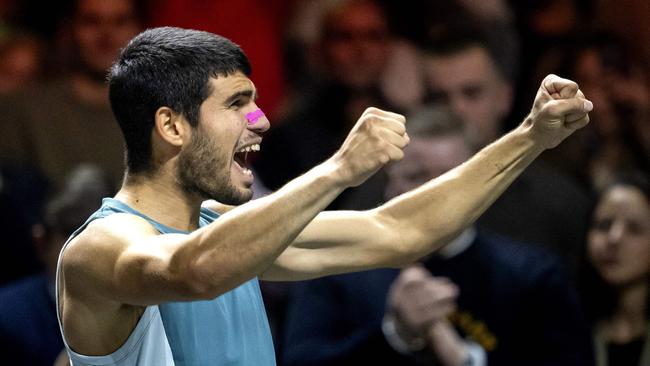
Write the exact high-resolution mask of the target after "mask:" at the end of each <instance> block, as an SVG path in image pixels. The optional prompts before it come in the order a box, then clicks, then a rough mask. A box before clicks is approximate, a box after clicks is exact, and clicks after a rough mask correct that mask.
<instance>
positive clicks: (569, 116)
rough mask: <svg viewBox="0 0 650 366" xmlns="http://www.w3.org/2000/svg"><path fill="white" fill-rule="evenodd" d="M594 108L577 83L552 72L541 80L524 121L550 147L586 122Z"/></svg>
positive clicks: (543, 144)
mask: <svg viewBox="0 0 650 366" xmlns="http://www.w3.org/2000/svg"><path fill="white" fill-rule="evenodd" d="M592 109H593V104H592V103H591V102H590V101H588V100H587V99H585V96H584V94H583V93H582V91H580V89H579V88H578V84H576V83H574V82H573V81H571V80H567V79H562V78H560V77H559V76H556V75H549V76H547V77H546V78H544V80H543V81H542V85H541V86H540V87H539V90H538V92H537V96H536V97H535V102H534V103H533V108H532V110H531V112H530V114H529V115H528V117H527V118H526V120H525V121H524V125H525V126H527V127H529V128H530V131H531V133H532V134H533V136H534V139H535V140H536V141H537V142H539V143H541V144H542V147H544V148H546V149H550V148H553V147H555V146H557V145H558V144H559V143H560V142H562V140H564V139H565V138H566V137H567V136H569V135H570V134H572V133H573V132H574V131H576V130H578V129H580V128H582V127H584V126H586V125H587V124H588V123H589V114H588V113H589V112H590V111H591V110H592Z"/></svg>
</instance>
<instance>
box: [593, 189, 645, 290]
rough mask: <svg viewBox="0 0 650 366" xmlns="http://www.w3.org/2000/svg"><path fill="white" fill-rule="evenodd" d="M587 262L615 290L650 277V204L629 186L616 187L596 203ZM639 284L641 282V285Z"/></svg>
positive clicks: (641, 194)
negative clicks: (588, 261)
mask: <svg viewBox="0 0 650 366" xmlns="http://www.w3.org/2000/svg"><path fill="white" fill-rule="evenodd" d="M588 253H589V259H590V260H591V262H592V263H593V264H594V266H595V268H596V269H597V270H598V272H599V273H600V275H601V276H602V277H603V278H604V279H605V281H607V282H608V283H610V284H611V285H614V286H616V287H624V286H627V285H630V284H634V283H639V281H648V277H649V276H650V201H648V197H646V196H644V195H643V193H642V192H641V191H640V190H639V189H637V188H635V187H632V186H626V185H617V186H614V187H613V188H611V189H609V190H608V191H607V192H606V193H605V194H604V195H603V196H602V198H601V199H600V202H599V203H598V206H597V208H596V211H595V213H594V217H593V222H592V224H591V227H590V230H589V235H588ZM641 283H643V282H641Z"/></svg>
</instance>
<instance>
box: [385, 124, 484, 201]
mask: <svg viewBox="0 0 650 366" xmlns="http://www.w3.org/2000/svg"><path fill="white" fill-rule="evenodd" d="M470 156H471V150H470V147H469V146H468V145H467V142H466V140H465V139H464V138H463V136H462V135H460V134H457V135H442V136H434V137H412V138H411V142H410V143H409V146H407V147H406V149H404V159H402V160H401V161H399V162H398V163H395V164H394V165H391V166H390V167H389V168H388V178H389V181H388V186H387V187H386V198H387V199H390V198H393V197H395V196H397V195H400V194H402V193H404V192H407V191H409V190H411V189H413V188H416V187H419V186H420V185H422V184H424V183H426V182H427V181H429V180H431V179H432V178H435V177H437V176H439V175H442V174H443V173H445V172H447V171H449V170H451V169H452V168H454V167H456V166H458V165H460V164H462V163H463V162H464V161H465V160H467V159H469V157H470Z"/></svg>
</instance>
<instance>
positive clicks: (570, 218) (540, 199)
mask: <svg viewBox="0 0 650 366" xmlns="http://www.w3.org/2000/svg"><path fill="white" fill-rule="evenodd" d="M498 55H499V53H498V52H497V48H495V47H493V42H491V40H490V39H489V38H488V37H487V35H486V34H485V33H484V32H482V31H481V30H480V29H472V28H467V27H466V28H464V29H459V28H456V27H452V26H450V27H447V28H440V29H438V30H437V31H436V32H434V33H432V34H431V39H430V43H429V45H428V47H427V48H426V50H425V56H424V58H425V61H424V64H425V66H424V67H425V72H426V75H427V81H428V86H429V98H428V100H429V101H431V102H439V103H444V104H446V105H448V106H449V107H450V108H451V109H452V110H453V111H454V112H455V113H456V114H458V115H459V116H460V117H461V119H462V120H463V123H464V125H465V128H466V129H467V133H468V135H469V136H470V139H471V140H472V143H473V144H474V148H475V149H479V148H481V147H483V146H485V145H487V144H488V143H490V142H492V141H494V140H495V139H496V138H497V137H498V136H500V135H501V133H502V128H503V123H504V119H505V118H506V116H507V115H508V114H509V112H510V109H511V107H512V100H513V98H512V83H511V74H509V72H508V69H507V67H506V65H507V64H508V62H509V61H507V60H504V59H502V58H501V57H499V56H498ZM519 118H521V117H519ZM531 207H535V209H534V210H531ZM588 209H589V199H588V196H587V195H586V193H585V192H584V191H582V190H581V189H580V187H579V186H578V185H577V184H575V183H574V182H572V181H571V180H570V179H569V178H567V177H565V176H563V175H561V174H559V173H558V172H556V171H553V170H551V169H549V168H548V167H546V166H544V165H543V164H542V163H539V162H535V163H533V164H532V165H531V166H530V167H529V168H528V169H527V170H526V171H524V173H523V174H522V175H521V176H520V177H519V178H518V179H517V180H516V181H515V182H514V183H513V184H512V186H511V187H510V188H508V190H506V191H505V193H504V194H503V195H502V196H501V197H500V198H499V199H498V200H497V201H496V202H495V203H494V204H493V205H492V206H491V207H490V208H489V209H488V210H487V211H486V212H485V213H484V214H483V215H482V216H481V218H479V220H478V226H479V227H482V228H485V229H489V230H491V231H494V232H496V233H498V234H502V235H505V236H508V237H511V238H513V239H515V240H520V241H523V242H527V243H538V244H541V245H543V246H545V247H546V248H550V249H552V250H553V251H555V252H556V253H559V254H560V255H561V256H562V257H563V259H564V260H565V263H566V265H567V266H568V268H569V270H570V272H571V275H572V276H573V275H574V274H575V271H576V270H577V265H578V261H579V257H580V246H581V244H580V243H581V233H583V232H584V231H585V229H586V217H587V212H588Z"/></svg>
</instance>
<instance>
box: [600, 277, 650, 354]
mask: <svg viewBox="0 0 650 366" xmlns="http://www.w3.org/2000/svg"><path fill="white" fill-rule="evenodd" d="M647 306H648V284H647V283H646V282H645V281H639V282H638V283H634V284H632V285H629V286H626V287H625V288H623V289H621V291H620V292H619V296H618V305H617V307H616V310H615V311H614V313H613V314H612V316H611V317H610V318H609V319H607V320H605V322H604V327H605V332H606V335H607V338H609V339H610V340H612V341H614V342H617V343H626V342H629V341H631V340H632V339H634V338H636V337H638V336H640V335H641V334H643V333H644V331H645V326H646V308H647Z"/></svg>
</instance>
